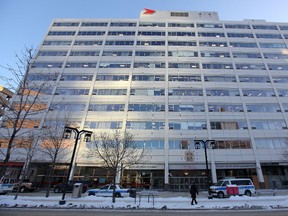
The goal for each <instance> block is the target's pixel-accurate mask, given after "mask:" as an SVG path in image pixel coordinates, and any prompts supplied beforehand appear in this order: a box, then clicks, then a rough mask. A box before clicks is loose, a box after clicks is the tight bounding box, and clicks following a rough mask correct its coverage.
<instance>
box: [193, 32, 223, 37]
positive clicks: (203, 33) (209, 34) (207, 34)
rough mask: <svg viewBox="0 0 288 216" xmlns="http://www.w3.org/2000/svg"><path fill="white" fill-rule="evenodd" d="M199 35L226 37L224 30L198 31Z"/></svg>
mask: <svg viewBox="0 0 288 216" xmlns="http://www.w3.org/2000/svg"><path fill="white" fill-rule="evenodd" d="M198 37H225V34H224V33H222V32H198Z"/></svg>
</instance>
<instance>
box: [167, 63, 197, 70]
mask: <svg viewBox="0 0 288 216" xmlns="http://www.w3.org/2000/svg"><path fill="white" fill-rule="evenodd" d="M199 67H200V66H199V63H173V62H170V63H169V64H168V68H192V69H199Z"/></svg>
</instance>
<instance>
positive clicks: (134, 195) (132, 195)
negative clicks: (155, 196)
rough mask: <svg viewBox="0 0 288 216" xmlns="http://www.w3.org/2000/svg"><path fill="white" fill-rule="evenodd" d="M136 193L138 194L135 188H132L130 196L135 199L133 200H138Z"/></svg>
mask: <svg viewBox="0 0 288 216" xmlns="http://www.w3.org/2000/svg"><path fill="white" fill-rule="evenodd" d="M136 193H137V191H136V189H135V188H131V189H130V193H129V196H130V197H133V198H136Z"/></svg>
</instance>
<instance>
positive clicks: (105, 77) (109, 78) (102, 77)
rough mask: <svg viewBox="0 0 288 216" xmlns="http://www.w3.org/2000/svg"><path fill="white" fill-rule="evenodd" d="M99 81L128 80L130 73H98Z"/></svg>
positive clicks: (97, 78)
mask: <svg viewBox="0 0 288 216" xmlns="http://www.w3.org/2000/svg"><path fill="white" fill-rule="evenodd" d="M96 80H97V81H128V80H129V75H100V74H99V75H97V76H96Z"/></svg>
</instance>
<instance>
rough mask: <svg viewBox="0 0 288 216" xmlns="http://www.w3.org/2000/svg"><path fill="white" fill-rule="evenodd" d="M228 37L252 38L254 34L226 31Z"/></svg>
mask: <svg viewBox="0 0 288 216" xmlns="http://www.w3.org/2000/svg"><path fill="white" fill-rule="evenodd" d="M227 36H228V37H232V38H254V35H253V34H251V33H232V32H231V33H230V32H229V33H227Z"/></svg>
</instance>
